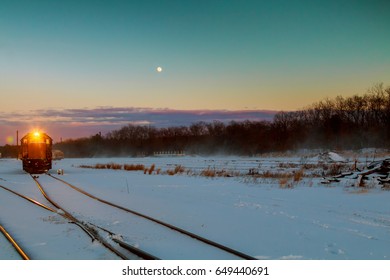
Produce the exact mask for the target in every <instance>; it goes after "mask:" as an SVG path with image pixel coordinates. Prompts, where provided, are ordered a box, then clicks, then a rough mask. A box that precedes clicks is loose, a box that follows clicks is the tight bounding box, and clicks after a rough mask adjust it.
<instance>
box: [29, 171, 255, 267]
mask: <svg viewBox="0 0 390 280" xmlns="http://www.w3.org/2000/svg"><path fill="white" fill-rule="evenodd" d="M47 175H48V176H49V177H51V178H53V179H55V180H57V181H59V182H61V183H63V184H65V185H66V186H68V187H70V188H72V189H73V190H75V191H77V192H79V193H82V194H83V195H85V196H87V197H89V198H91V199H94V200H96V201H98V202H101V203H104V204H106V205H109V206H111V207H114V208H117V209H120V210H122V211H125V212H127V213H130V214H132V215H135V216H137V217H140V218H143V219H146V220H148V221H151V222H153V223H156V224H158V225H161V226H163V227H165V228H168V229H170V230H173V231H176V232H178V233H180V234H183V235H185V236H188V237H191V238H193V239H195V240H198V241H200V242H203V243H205V244H207V245H210V246H212V247H215V248H217V249H219V250H222V251H224V252H227V253H229V254H232V255H234V256H237V257H239V258H242V259H245V260H256V258H254V257H252V256H250V255H248V254H245V253H243V252H240V251H237V250H235V249H233V248H230V247H227V246H225V245H222V244H220V243H217V242H215V241H212V240H210V239H207V238H204V237H202V236H199V235H197V234H195V233H192V232H189V231H187V230H185V229H182V228H179V227H177V226H175V225H172V224H169V223H167V222H164V221H161V220H158V219H156V218H153V217H151V216H148V215H145V214H143V213H140V212H137V211H134V210H132V209H129V208H126V207H123V206H121V205H118V204H115V203H112V202H110V201H107V200H105V199H102V198H99V197H97V196H94V195H92V194H91V193H88V192H86V191H85V190H83V189H81V188H78V187H76V186H74V185H73V184H71V183H69V182H67V181H65V180H63V179H61V178H58V177H56V176H53V175H51V174H47ZM34 179H35V178H34ZM35 180H36V179H35ZM36 181H37V180H36ZM118 243H120V242H118ZM122 245H123V246H126V245H125V244H122Z"/></svg>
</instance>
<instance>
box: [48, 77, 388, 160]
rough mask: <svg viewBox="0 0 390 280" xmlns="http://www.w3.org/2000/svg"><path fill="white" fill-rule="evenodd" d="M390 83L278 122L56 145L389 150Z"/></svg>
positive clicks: (93, 151) (201, 150)
mask: <svg viewBox="0 0 390 280" xmlns="http://www.w3.org/2000/svg"><path fill="white" fill-rule="evenodd" d="M388 139H390V87H387V88H385V87H384V86H383V84H377V85H375V86H373V87H372V88H371V89H369V90H368V91H367V93H366V94H364V95H362V96H360V95H354V96H351V97H342V96H338V97H336V98H335V99H325V100H322V101H319V102H317V103H314V104H313V105H311V106H309V107H307V108H305V109H302V110H299V111H293V112H279V113H278V114H276V115H275V117H274V120H273V121H272V122H267V121H249V120H248V121H244V122H235V121H231V122H229V123H223V122H220V121H214V122H211V123H205V122H197V123H193V124H191V125H190V126H188V127H186V126H179V127H167V128H156V127H153V126H135V125H131V124H130V125H127V126H124V127H122V128H121V129H119V130H114V131H112V132H110V133H108V134H107V135H105V136H102V135H100V134H96V135H94V136H91V137H89V138H82V139H75V140H67V141H64V142H62V143H58V144H55V148H56V149H60V150H62V151H63V152H64V153H65V156H68V157H76V156H77V157H91V156H121V155H126V156H137V155H153V154H154V153H158V152H164V151H165V152H172V151H175V152H179V151H184V152H185V153H187V154H204V155H213V154H219V153H224V154H235V155H255V154H259V153H264V152H272V151H286V150H293V149H302V148H308V149H318V148H321V149H360V148H365V147H381V148H389V146H390V145H389V140H388Z"/></svg>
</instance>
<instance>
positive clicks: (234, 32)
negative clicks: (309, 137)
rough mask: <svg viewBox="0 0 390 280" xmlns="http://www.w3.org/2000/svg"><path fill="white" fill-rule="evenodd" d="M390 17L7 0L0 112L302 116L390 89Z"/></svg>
mask: <svg viewBox="0 0 390 280" xmlns="http://www.w3.org/2000/svg"><path fill="white" fill-rule="evenodd" d="M389 14H390V2H389V1H380V0H372V1H343V0H339V1H333V0H329V1H281V0H275V1H263V0H256V1H252V0H244V1H238V0H223V1H222V0H207V1H203V0H200V1H199V0H198V1H192V0H188V1H178V0H176V1H173V0H171V1H169V0H167V1H162V0H161V1H156V0H154V1H151V0H149V1H145V0H144V1H135V0H134V1H118V0H113V1H83V0H79V1H72V0H69V1H49V0H47V1H42V0H36V1H27V0H25V1H22V0H20V1H18V0H13V1H8V0H1V1H0V92H1V96H2V102H1V104H0V112H2V113H3V114H5V115H4V116H6V115H7V114H9V115H10V116H12V115H15V114H16V113H23V112H29V111H33V112H37V110H54V111H56V112H58V110H72V109H78V108H84V109H89V110H93V109H94V108H100V107H111V108H123V107H129V108H137V107H140V108H149V109H156V108H159V109H161V108H166V109H173V110H190V111H191V110H229V111H234V110H238V111H242V110H295V109H300V108H302V107H305V106H307V105H309V104H311V103H313V102H315V101H318V100H321V99H323V98H326V97H330V98H332V97H335V96H337V95H345V96H347V95H352V94H361V93H365V91H366V90H367V89H368V88H369V87H371V86H372V85H373V84H375V83H378V82H383V83H384V84H385V85H389V84H390V55H389V53H390V36H389V35H390V33H389V30H390V17H389ZM158 66H161V67H162V68H163V71H162V72H161V73H158V72H157V71H156V67H158ZM33 115H34V114H33ZM45 117H46V118H49V117H50V116H45ZM42 120H44V119H42V118H40V120H37V119H34V118H32V119H30V120H29V122H30V123H28V125H29V126H31V125H35V124H37V125H41V124H42V122H43V123H44V121H42ZM0 125H1V124H0ZM1 137H3V136H2V135H0V138H1Z"/></svg>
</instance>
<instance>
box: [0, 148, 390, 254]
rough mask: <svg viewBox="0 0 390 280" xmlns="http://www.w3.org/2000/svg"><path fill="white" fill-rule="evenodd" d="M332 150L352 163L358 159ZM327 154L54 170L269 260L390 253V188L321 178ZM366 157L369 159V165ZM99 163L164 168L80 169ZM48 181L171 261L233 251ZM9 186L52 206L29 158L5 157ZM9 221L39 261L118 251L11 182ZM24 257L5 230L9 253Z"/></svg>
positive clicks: (86, 214)
mask: <svg viewBox="0 0 390 280" xmlns="http://www.w3.org/2000/svg"><path fill="white" fill-rule="evenodd" d="M329 156H330V157H331V159H330V160H332V156H333V160H335V161H340V162H341V161H343V162H344V161H346V162H347V164H349V165H351V164H353V162H354V160H352V159H348V158H346V157H341V156H340V155H332V154H330V155H328V157H329ZM322 160H324V158H323V157H315V156H313V157H307V158H304V159H303V158H301V157H276V156H274V157H266V158H254V157H253V158H243V157H214V158H203V157H145V158H95V159H64V160H61V161H56V162H55V165H54V166H53V170H51V171H50V173H51V174H53V175H56V170H57V169H63V170H64V175H60V176H59V177H61V178H62V179H64V180H66V181H68V182H70V183H72V184H74V185H76V186H77V187H79V188H82V189H84V190H86V191H88V192H91V193H92V194H94V195H96V196H98V197H101V198H103V199H105V200H108V201H111V202H115V203H118V204H120V205H123V206H125V207H127V208H130V209H133V210H136V211H138V212H141V213H144V214H147V215H150V216H152V217H155V218H157V219H160V220H163V221H165V222H169V223H172V224H174V225H176V226H178V227H181V228H184V229H186V230H188V231H192V232H194V233H196V234H198V235H201V236H203V237H206V238H209V239H211V240H214V241H217V242H219V243H221V244H224V245H226V246H229V247H232V248H234V249H236V250H239V251H242V252H244V253H246V254H249V255H251V256H254V257H256V258H259V259H319V260H322V259H352V260H355V259H376V260H382V259H389V258H390V245H389V244H390V207H389V201H390V192H389V191H386V190H382V189H381V188H380V187H379V186H377V185H375V184H373V185H370V186H369V188H359V187H355V186H354V181H353V180H351V179H346V180H343V181H341V182H337V183H336V182H335V183H331V184H327V185H324V184H321V181H322V180H323V179H322V178H321V175H324V172H325V171H326V172H328V171H327V170H325V171H324V170H323V166H322V165H318V162H321V161H322ZM326 160H329V158H328V159H326ZM365 161H367V158H361V159H359V163H360V164H362V165H363V164H364V162H365ZM97 163H101V164H106V163H117V164H121V165H123V164H143V165H145V166H146V167H150V166H152V164H154V165H155V168H154V171H153V172H151V174H150V175H149V174H148V172H146V174H144V172H143V171H125V170H113V169H92V168H80V167H79V166H81V165H86V166H94V165H95V164H97ZM304 164H305V165H306V166H307V169H305V170H304V171H303V174H300V175H299V176H298V177H294V175H291V174H299V173H298V172H299V170H301V169H302V166H303V165H304ZM310 164H312V166H311V165H310ZM178 165H179V166H180V167H181V171H183V172H181V173H177V174H175V175H172V176H170V175H168V174H167V173H169V171H171V174H172V173H174V172H173V171H174V170H175V168H176V167H177V166H178ZM205 171H208V172H205ZM218 174H219V175H221V177H218V176H217V175H218ZM248 174H251V175H248ZM278 174H279V175H278ZM289 174H290V175H289ZM56 176H57V175H56ZM211 176H215V177H211ZM226 176H227V177H226ZM38 180H39V181H40V182H41V183H42V184H43V186H44V187H46V190H47V191H48V192H49V194H50V195H51V196H52V197H53V198H54V200H56V201H57V202H58V203H59V204H60V205H61V206H63V207H64V208H65V209H66V210H68V211H69V212H71V213H72V214H74V215H75V216H77V217H78V218H79V219H81V220H84V221H90V222H93V223H95V224H98V225H100V226H104V227H107V228H109V229H110V230H112V231H114V232H115V233H117V234H118V235H121V236H122V237H123V239H124V240H125V241H126V242H128V243H130V244H133V245H136V246H138V247H139V248H141V249H144V250H146V251H148V252H152V253H153V254H154V255H156V256H159V257H160V258H162V259H229V258H232V257H231V256H228V255H224V254H221V253H219V252H216V251H215V250H210V249H209V248H207V246H204V245H199V244H198V243H195V242H194V243H191V242H189V241H186V240H182V239H183V238H182V237H180V236H176V237H175V236H173V237H172V236H171V235H170V234H169V233H168V232H167V230H166V229H162V228H161V227H156V226H154V225H150V224H147V223H144V222H143V221H141V220H139V219H137V218H134V217H132V216H131V215H130V214H128V213H123V212H121V211H119V210H117V209H112V208H111V207H108V206H102V205H101V204H99V203H97V202H95V201H92V200H91V199H90V198H88V197H86V196H83V195H80V194H78V193H76V192H75V191H74V190H71V189H69V188H68V187H66V186H65V185H63V184H61V183H60V182H58V181H55V180H53V179H52V178H50V177H49V176H47V175H40V176H39V178H38ZM0 185H2V186H4V187H7V188H10V189H12V190H15V191H17V192H20V193H23V194H25V195H28V196H30V197H32V198H34V199H36V200H39V201H41V202H43V203H45V204H47V205H48V202H46V201H45V200H44V199H43V198H42V195H41V194H40V193H39V190H38V188H37V187H36V185H35V183H34V181H33V180H32V179H31V178H30V177H29V176H28V175H27V174H26V173H24V172H23V171H22V170H21V162H20V161H17V160H14V159H0ZM0 224H1V225H3V226H4V227H5V228H6V229H7V230H8V231H9V232H10V233H12V235H13V236H14V238H15V239H16V240H17V241H18V242H19V243H20V244H21V246H22V247H23V248H24V249H25V251H27V252H28V253H29V254H30V256H31V258H33V259H116V258H117V257H116V256H115V255H112V254H111V253H108V252H107V251H106V249H105V248H103V247H102V246H101V245H100V244H98V243H96V242H95V243H92V242H91V239H90V238H89V237H88V236H87V235H86V234H85V233H84V232H82V231H81V230H80V229H79V228H78V227H77V226H75V225H74V224H69V223H68V222H66V221H65V220H64V219H63V218H62V217H61V216H60V215H58V214H55V213H51V212H48V211H46V210H44V209H42V208H39V207H37V206H35V205H33V204H31V203H29V202H27V201H25V200H23V199H21V198H19V197H16V196H15V195H13V194H11V193H9V192H7V191H5V190H3V189H1V188H0ZM17 258H18V255H17V254H16V253H15V252H14V250H13V249H12V247H11V246H10V245H9V244H8V242H6V240H5V239H4V237H3V236H2V235H1V234H0V259H17Z"/></svg>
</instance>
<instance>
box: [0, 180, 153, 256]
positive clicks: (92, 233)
mask: <svg viewBox="0 0 390 280" xmlns="http://www.w3.org/2000/svg"><path fill="white" fill-rule="evenodd" d="M31 177H32V178H33V179H34V181H35V183H36V184H37V186H38V188H39V190H40V191H41V193H42V195H43V196H44V197H45V199H46V200H47V201H48V202H50V204H52V206H54V207H55V208H57V209H54V208H52V207H50V206H47V205H45V204H43V203H41V202H39V201H37V200H34V199H32V198H30V197H28V196H25V195H23V194H20V193H18V192H16V191H14V190H12V189H9V188H7V187H4V186H2V185H0V188H2V189H4V190H6V191H8V192H10V193H12V194H14V195H16V196H18V197H20V198H23V199H25V200H27V201H28V202H30V203H33V204H34V205H36V206H39V207H41V208H43V209H45V210H47V211H50V212H52V213H56V214H58V215H60V216H62V217H63V218H65V219H67V220H68V221H69V222H70V223H72V224H75V225H77V226H78V227H80V228H81V229H82V230H83V231H84V232H85V233H86V234H87V235H88V236H89V237H90V238H91V239H92V241H95V240H97V241H98V242H100V243H101V244H102V245H103V246H104V247H105V248H107V249H108V250H109V251H111V252H112V253H114V254H115V255H117V256H118V257H120V258H121V259H125V260H127V259H129V257H128V255H126V254H124V253H122V252H121V251H120V250H118V249H116V248H115V247H114V246H112V245H111V244H110V243H108V242H107V241H106V240H105V239H104V238H103V237H102V236H101V234H100V233H99V231H104V232H106V233H108V235H109V236H110V237H111V240H112V241H113V242H115V243H116V244H117V245H118V246H120V247H121V248H124V249H125V250H126V251H128V252H130V253H131V254H133V255H136V256H138V257H140V258H142V259H145V260H155V259H158V258H157V257H155V256H153V255H151V254H149V253H147V252H144V251H142V250H140V249H138V248H136V247H134V246H131V245H129V244H126V243H125V242H123V241H121V240H120V239H119V238H118V237H114V236H117V235H116V234H115V233H113V232H110V231H108V230H106V229H104V228H102V227H98V226H96V225H94V224H92V223H88V222H84V221H80V220H79V219H77V218H75V217H74V216H73V215H71V214H70V213H69V212H67V211H66V210H64V209H63V208H62V207H61V206H59V205H58V204H57V203H56V202H55V201H53V200H52V199H51V198H50V197H49V196H48V195H47V193H46V192H45V191H44V189H43V187H42V185H41V184H40V183H39V181H38V180H37V179H36V178H34V176H31ZM0 230H1V229H0ZM1 231H2V232H3V230H1ZM3 234H4V235H6V234H7V233H6V231H5V230H4V232H3ZM8 236H9V237H10V235H9V234H8ZM8 236H6V237H7V239H8ZM8 240H10V239H8ZM13 245H14V247H15V248H16V247H19V248H20V246H19V245H17V244H16V242H15V243H14V244H13ZM17 250H18V249H17ZM21 252H23V251H21ZM18 253H19V251H18ZM19 254H23V253H19ZM24 255H25V256H24ZM24 255H23V256H22V257H23V258H24V259H30V258H29V257H28V256H27V254H25V253H24ZM25 257H26V258H25Z"/></svg>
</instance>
